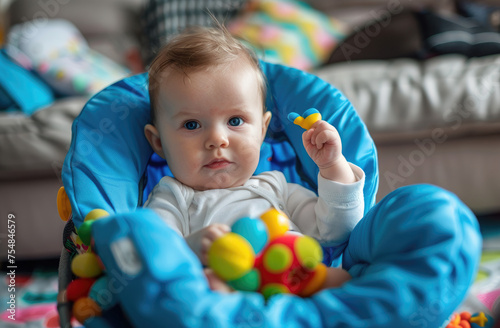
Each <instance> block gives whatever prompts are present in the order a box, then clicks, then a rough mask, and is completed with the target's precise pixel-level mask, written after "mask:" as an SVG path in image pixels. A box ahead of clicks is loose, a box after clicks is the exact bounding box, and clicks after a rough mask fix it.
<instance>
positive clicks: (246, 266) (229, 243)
mask: <svg viewBox="0 0 500 328" xmlns="http://www.w3.org/2000/svg"><path fill="white" fill-rule="evenodd" d="M254 261H255V253H254V251H253V248H252V246H251V245H250V243H249V242H248V241H247V240H246V239H245V238H243V237H242V236H240V235H238V234H235V233H233V232H229V233H227V234H225V235H224V236H222V237H220V238H218V239H216V240H215V241H214V242H213V244H212V246H211V247H210V249H209V250H208V264H209V266H210V267H211V268H212V269H213V270H214V272H215V273H216V274H217V275H218V276H219V277H220V278H222V279H224V280H226V281H230V280H235V279H238V278H241V277H242V276H243V275H245V274H246V273H247V272H248V271H249V270H250V269H252V267H253V264H254Z"/></svg>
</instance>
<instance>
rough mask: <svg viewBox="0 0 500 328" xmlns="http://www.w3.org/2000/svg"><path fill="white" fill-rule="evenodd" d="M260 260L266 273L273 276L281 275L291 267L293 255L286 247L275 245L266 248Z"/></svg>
mask: <svg viewBox="0 0 500 328" xmlns="http://www.w3.org/2000/svg"><path fill="white" fill-rule="evenodd" d="M262 260H263V261H264V262H263V264H264V267H265V268H266V270H267V271H269V272H271V273H274V274H276V273H282V272H285V271H286V270H288V269H289V268H290V266H291V265H292V262H293V254H292V251H291V250H290V248H288V247H287V246H285V245H281V244H276V245H272V246H270V247H269V248H267V250H266V252H265V254H264V255H263V258H262Z"/></svg>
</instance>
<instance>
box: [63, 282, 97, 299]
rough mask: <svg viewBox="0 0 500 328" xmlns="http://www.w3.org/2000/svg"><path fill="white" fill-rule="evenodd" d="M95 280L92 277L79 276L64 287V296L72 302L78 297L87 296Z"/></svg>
mask: <svg viewBox="0 0 500 328" xmlns="http://www.w3.org/2000/svg"><path fill="white" fill-rule="evenodd" d="M95 282H96V280H95V279H93V278H79V279H75V280H73V281H72V282H70V283H69V285H68V287H67V288H66V297H67V298H68V301H71V302H74V301H76V300H77V299H79V298H82V297H87V296H88V295H89V291H90V288H91V287H92V285H93V284H94V283H95Z"/></svg>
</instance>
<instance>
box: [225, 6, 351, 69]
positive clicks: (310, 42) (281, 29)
mask: <svg viewBox="0 0 500 328" xmlns="http://www.w3.org/2000/svg"><path fill="white" fill-rule="evenodd" d="M228 29H229V31H230V32H231V33H232V34H233V35H235V36H237V37H239V38H241V39H244V40H246V41H247V42H248V43H249V44H250V45H251V46H252V47H253V48H254V50H255V51H256V52H257V54H258V55H259V57H260V58H262V59H263V60H266V61H268V62H273V63H280V64H284V65H287V66H292V67H295V68H299V69H302V70H309V69H312V68H314V67H317V66H319V65H321V64H323V63H324V62H325V61H326V60H327V59H328V57H329V55H330V54H331V52H332V50H333V49H334V48H335V46H336V45H337V44H338V42H339V41H340V40H342V39H343V38H344V37H345V31H346V29H345V27H344V26H343V25H342V24H341V23H340V22H339V21H337V20H335V19H333V18H330V17H328V16H327V15H325V14H323V13H322V12H319V11H317V10H315V9H313V8H312V7H310V6H309V5H307V4H306V3H303V2H301V1H296V0H256V1H251V2H250V3H249V4H248V8H247V9H246V10H244V11H243V12H242V14H241V15H240V16H238V17H237V18H236V19H234V20H233V21H231V22H229V24H228Z"/></svg>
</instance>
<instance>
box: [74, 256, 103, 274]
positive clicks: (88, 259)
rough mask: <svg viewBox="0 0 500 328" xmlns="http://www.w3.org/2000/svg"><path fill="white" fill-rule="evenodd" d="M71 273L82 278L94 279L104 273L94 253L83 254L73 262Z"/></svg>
mask: <svg viewBox="0 0 500 328" xmlns="http://www.w3.org/2000/svg"><path fill="white" fill-rule="evenodd" d="M71 271H72V272H73V273H74V274H75V275H76V276H78V277H80V278H94V277H97V276H100V275H101V273H102V269H101V266H100V265H99V259H98V258H97V255H95V254H94V253H83V254H79V255H77V256H75V257H74V258H73V260H72V261H71Z"/></svg>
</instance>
